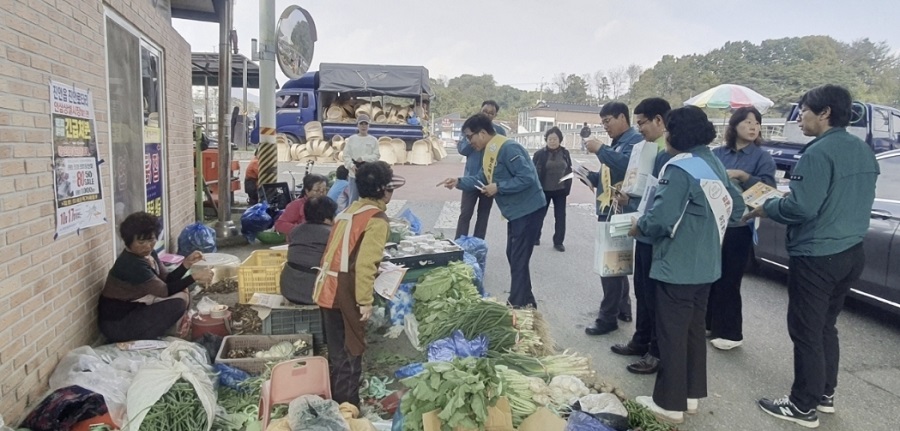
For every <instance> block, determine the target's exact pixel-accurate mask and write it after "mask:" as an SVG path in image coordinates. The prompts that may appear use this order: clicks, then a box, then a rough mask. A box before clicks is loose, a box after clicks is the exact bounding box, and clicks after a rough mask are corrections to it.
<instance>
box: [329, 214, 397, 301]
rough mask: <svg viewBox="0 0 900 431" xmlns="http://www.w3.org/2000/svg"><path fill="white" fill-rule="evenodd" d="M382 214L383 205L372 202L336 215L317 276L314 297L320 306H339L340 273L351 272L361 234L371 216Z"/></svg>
mask: <svg viewBox="0 0 900 431" xmlns="http://www.w3.org/2000/svg"><path fill="white" fill-rule="evenodd" d="M379 214H384V212H383V211H381V209H379V208H378V207H376V206H373V205H363V206H362V207H360V208H359V209H357V210H356V211H354V212H353V213H350V212H348V211H344V212H343V213H341V214H338V215H337V216H336V217H335V225H334V228H332V229H331V235H330V236H329V237H328V245H327V246H326V248H325V254H323V255H322V267H321V268H320V269H319V276H318V277H317V278H316V287H315V290H314V291H313V300H315V301H316V304H318V305H319V306H320V307H324V308H329V309H334V308H338V304H337V303H336V301H335V299H336V297H337V290H338V274H339V273H348V272H350V256H351V255H352V254H353V252H354V251H355V250H356V248H357V247H358V246H359V241H360V237H362V235H363V233H364V232H365V230H366V225H368V224H369V220H371V219H372V218H373V217H376V216H378V215H379Z"/></svg>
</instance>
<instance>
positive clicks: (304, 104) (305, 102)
mask: <svg viewBox="0 0 900 431" xmlns="http://www.w3.org/2000/svg"><path fill="white" fill-rule="evenodd" d="M300 107H301V108H309V93H303V101H302V102H300Z"/></svg>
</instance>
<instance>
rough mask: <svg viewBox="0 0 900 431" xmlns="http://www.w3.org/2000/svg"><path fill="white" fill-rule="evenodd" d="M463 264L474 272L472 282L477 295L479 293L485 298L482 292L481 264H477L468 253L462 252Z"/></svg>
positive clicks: (482, 276) (482, 273)
mask: <svg viewBox="0 0 900 431" xmlns="http://www.w3.org/2000/svg"><path fill="white" fill-rule="evenodd" d="M463 262H465V263H466V264H468V265H469V266H471V267H472V271H473V272H475V279H474V280H472V282H473V283H474V284H475V287H476V288H477V289H478V293H480V294H481V296H486V295H485V291H484V270H482V269H481V264H479V263H478V259H476V258H475V256H473V255H472V254H470V253H468V252H463Z"/></svg>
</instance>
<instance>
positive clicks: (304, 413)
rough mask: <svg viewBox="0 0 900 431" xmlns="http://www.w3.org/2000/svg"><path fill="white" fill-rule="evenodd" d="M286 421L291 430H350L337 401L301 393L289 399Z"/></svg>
mask: <svg viewBox="0 0 900 431" xmlns="http://www.w3.org/2000/svg"><path fill="white" fill-rule="evenodd" d="M288 422H289V423H290V425H291V429H292V430H301V429H310V430H312V429H314V430H319V431H350V426H349V425H347V421H346V420H344V417H343V416H342V415H341V411H340V408H339V407H338V403H337V402H335V401H333V400H325V399H322V398H321V397H319V396H316V395H301V396H300V397H299V398H295V399H294V400H293V401H291V403H290V404H289V405H288Z"/></svg>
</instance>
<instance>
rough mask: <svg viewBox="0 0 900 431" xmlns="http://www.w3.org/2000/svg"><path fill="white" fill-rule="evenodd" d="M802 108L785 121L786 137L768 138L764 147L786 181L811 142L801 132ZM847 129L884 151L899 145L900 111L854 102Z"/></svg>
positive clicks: (876, 150)
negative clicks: (803, 150)
mask: <svg viewBox="0 0 900 431" xmlns="http://www.w3.org/2000/svg"><path fill="white" fill-rule="evenodd" d="M799 118H800V107H799V106H798V105H796V104H795V105H793V106H792V107H791V112H790V113H789V114H788V116H787V119H786V121H785V123H784V132H783V135H784V136H783V138H780V139H773V140H770V141H766V142H765V143H764V145H763V148H764V149H765V150H767V151H768V152H769V154H771V155H772V158H773V159H775V165H776V166H777V169H778V172H777V175H776V179H777V180H778V181H779V182H783V181H786V180H785V179H784V178H786V177H785V175H787V174H789V173H790V172H791V169H792V168H793V167H794V165H795V164H797V160H798V159H799V158H800V150H802V149H803V147H804V146H805V145H806V144H807V143H808V142H809V141H811V140H812V139H813V138H812V137H811V136H804V135H803V133H802V132H801V131H800V126H799V124H798V119H799ZM847 131H848V132H850V133H852V134H854V135H856V136H858V137H859V138H860V139H862V140H864V141H865V142H866V144H868V145H869V147H870V148H872V151H874V152H875V153H876V154H877V153H883V152H885V151H890V150H896V149H898V148H900V110H898V109H896V108H891V107H889V106H882V105H875V104H871V103H862V102H853V115H851V118H850V126H849V127H847Z"/></svg>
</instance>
